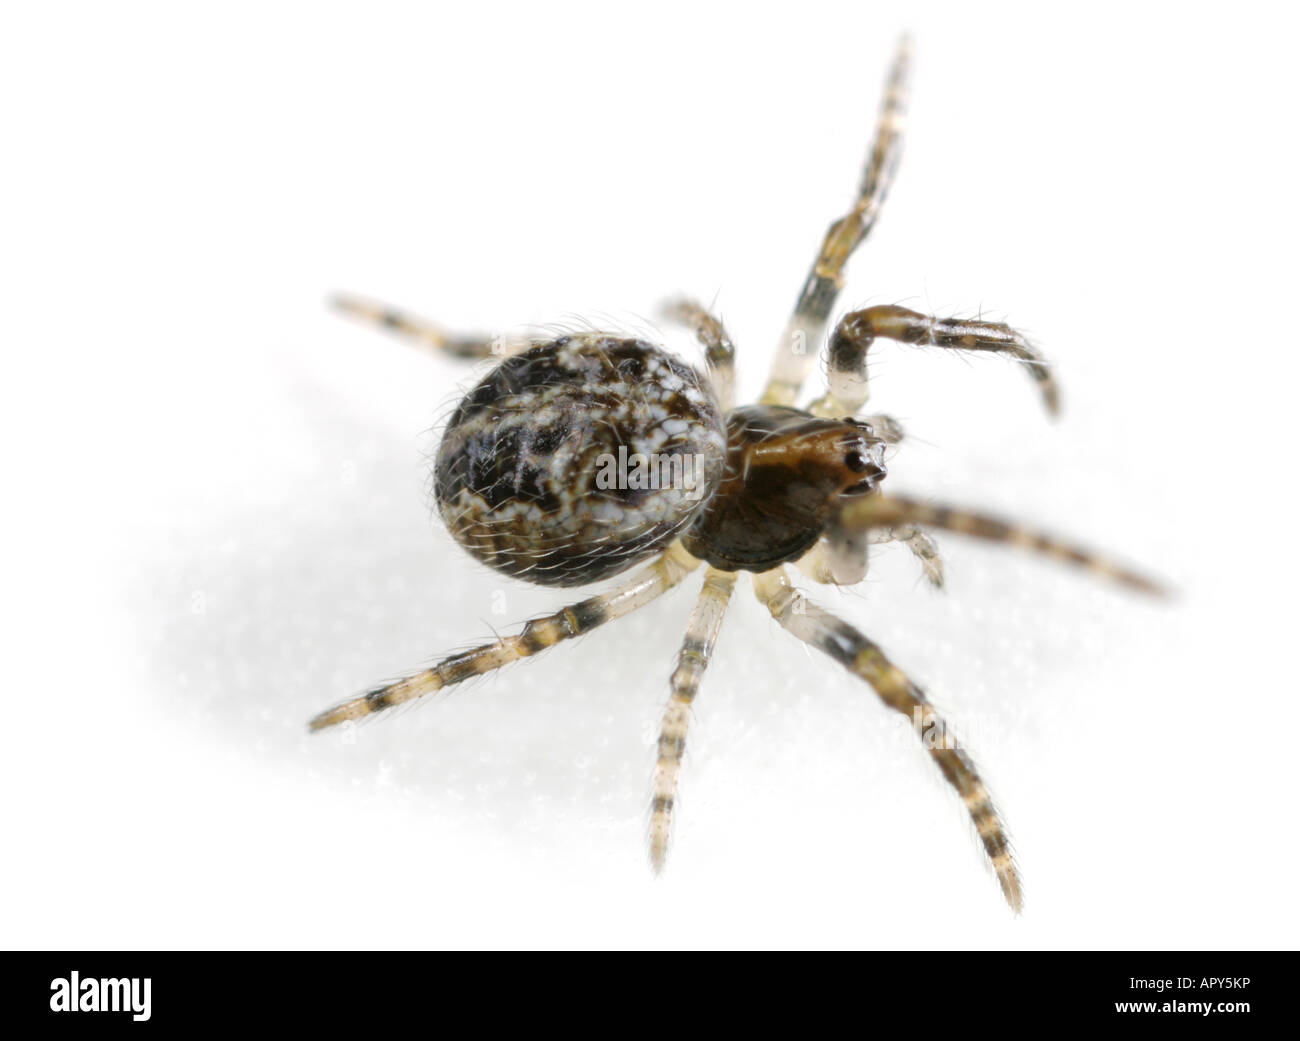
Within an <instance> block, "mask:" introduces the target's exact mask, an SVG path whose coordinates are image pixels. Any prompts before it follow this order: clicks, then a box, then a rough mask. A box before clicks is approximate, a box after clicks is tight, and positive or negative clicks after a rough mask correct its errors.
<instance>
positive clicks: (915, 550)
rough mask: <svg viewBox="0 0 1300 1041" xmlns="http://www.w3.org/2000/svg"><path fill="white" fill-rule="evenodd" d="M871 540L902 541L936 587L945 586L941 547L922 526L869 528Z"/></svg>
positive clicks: (907, 525)
mask: <svg viewBox="0 0 1300 1041" xmlns="http://www.w3.org/2000/svg"><path fill="white" fill-rule="evenodd" d="M869 531H870V535H869V540H870V541H871V542H873V543H882V542H901V543H903V544H904V545H905V546H906V547H907V548H908V549H910V550H911V551H912V556H914V557H916V559H917V560H918V561H920V563H921V568H922V570H923V571H924V572H925V577H926V579H927V580H928V581H929V583H930V584H931V585H932V586H934V587H935V588H936V589H942V588H943V558H942V557H941V556H939V547H938V546H937V545H935V542H934V539H932V538H931V537H930V536H929V535H927V534H926V533H925V532H924V531H922V530H921V529H920V528H918V527H915V526H914V525H911V524H904V525H902V526H900V527H897V528H875V529H869Z"/></svg>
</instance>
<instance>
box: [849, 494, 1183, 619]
mask: <svg viewBox="0 0 1300 1041" xmlns="http://www.w3.org/2000/svg"><path fill="white" fill-rule="evenodd" d="M840 523H842V524H844V525H846V526H849V527H861V528H864V529H886V528H898V527H903V526H906V525H920V526H922V527H926V528H940V529H943V530H945V531H955V532H957V533H958V534H960V535H970V536H972V537H974V538H977V539H989V540H991V541H993V542H1005V543H1007V544H1008V545H1012V546H1019V547H1020V548H1021V549H1028V550H1032V551H1033V552H1035V553H1042V554H1044V555H1045V556H1049V557H1053V558H1055V559H1057V560H1060V561H1064V562H1065V563H1067V564H1073V565H1074V566H1076V567H1081V568H1083V569H1085V570H1087V571H1091V572H1092V573H1093V574H1096V575H1101V576H1102V577H1104V578H1108V579H1111V580H1112V581H1115V582H1119V583H1120V584H1121V585H1125V586H1128V587H1129V588H1131V589H1136V590H1139V591H1140V592H1143V593H1149V594H1151V595H1152V596H1164V595H1166V590H1165V589H1164V587H1163V586H1161V585H1160V584H1159V583H1158V582H1156V581H1155V580H1154V579H1151V578H1148V577H1147V576H1145V575H1143V574H1140V573H1138V572H1137V571H1134V570H1132V569H1131V568H1128V567H1125V566H1123V565H1121V564H1117V563H1115V562H1114V561H1112V560H1108V559H1106V558H1105V557H1103V556H1100V555H1099V554H1097V553H1094V552H1093V551H1092V550H1088V549H1083V548H1082V547H1080V546H1075V545H1072V544H1071V543H1068V542H1064V541H1062V540H1061V539H1058V538H1056V537H1055V536H1053V535H1047V534H1045V533H1043V532H1040V531H1034V530H1032V529H1030V528H1025V527H1021V526H1020V525H1018V524H1012V523H1010V522H1009V521H1004V520H1000V519H998V518H997V517H991V516H989V515H988V514H984V513H973V512H971V511H970V510H963V509H957V508H955V507H952V506H939V505H931V504H929V503H924V502H918V501H917V500H915V499H906V498H903V497H902V496H899V495H880V494H876V495H869V496H865V497H863V498H861V499H857V500H854V501H853V502H850V503H849V504H847V505H846V506H844V508H843V509H842V510H841V511H840Z"/></svg>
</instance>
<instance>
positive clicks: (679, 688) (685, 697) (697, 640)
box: [650, 568, 737, 874]
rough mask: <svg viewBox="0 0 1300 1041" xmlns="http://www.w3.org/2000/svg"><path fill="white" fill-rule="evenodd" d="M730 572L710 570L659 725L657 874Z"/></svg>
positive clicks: (653, 830) (654, 821)
mask: <svg viewBox="0 0 1300 1041" xmlns="http://www.w3.org/2000/svg"><path fill="white" fill-rule="evenodd" d="M736 575H737V572H734V571H719V570H717V569H716V568H709V570H708V571H707V572H706V573H705V575H704V588H703V589H701V590H700V598H699V600H697V601H696V603H695V610H694V611H693V612H692V614H691V620H690V622H688V623H687V626H686V639H685V640H684V642H683V643H682V649H681V651H679V652H678V655H677V668H675V669H674V670H673V677H672V693H671V694H670V695H669V698H668V708H667V709H666V710H665V711H664V719H663V724H662V725H661V726H660V728H659V753H658V760H657V761H656V763H655V773H654V786H653V793H654V794H653V799H652V801H651V803H650V865H651V867H653V868H654V871H655V874H658V873H659V872H660V871H662V870H663V867H664V860H665V858H666V857H667V856H668V843H669V840H670V839H671V837H672V830H673V804H674V802H675V801H676V799H677V778H678V776H679V775H680V773H681V769H682V757H683V756H684V755H685V754H686V731H687V729H688V728H689V727H690V725H691V706H692V704H693V703H694V701H695V695H696V694H697V693H699V689H700V680H701V678H702V677H703V676H704V670H705V669H706V668H708V665H709V659H710V658H711V657H712V655H713V647H714V644H715V643H717V640H718V631H719V630H720V629H721V628H722V618H723V615H724V614H726V611H727V604H728V602H729V601H730V600H731V591H732V590H733V589H734V588H735V586H736Z"/></svg>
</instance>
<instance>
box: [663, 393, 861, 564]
mask: <svg viewBox="0 0 1300 1041" xmlns="http://www.w3.org/2000/svg"><path fill="white" fill-rule="evenodd" d="M727 443H728V455H727V471H726V475H725V476H724V477H723V479H722V483H721V484H720V485H719V486H718V490H717V491H716V492H715V493H714V495H713V496H712V498H711V499H710V500H709V501H708V502H707V503H705V504H704V506H703V507H702V508H701V510H700V512H699V514H698V515H697V516H696V517H695V520H694V522H693V523H692V524H691V526H690V529H689V530H688V531H687V532H686V535H685V536H684V537H683V539H682V545H684V546H685V547H686V548H687V549H688V550H689V551H690V552H691V553H692V554H693V555H694V556H697V557H699V558H700V559H701V560H703V561H705V562H706V563H708V564H711V565H713V566H714V567H716V568H720V569H721V570H723V571H767V570H769V569H771V568H774V567H777V566H779V565H781V564H785V563H787V562H789V561H792V560H798V559H799V558H800V557H801V556H803V555H804V553H806V552H807V551H808V550H809V549H811V548H812V546H813V545H814V544H815V543H816V542H817V540H818V539H820V538H821V537H822V535H823V534H825V532H826V530H827V528H828V527H832V526H834V525H835V517H836V514H837V513H838V510H839V507H840V505H841V504H842V502H843V501H844V500H845V499H848V498H853V497H856V496H859V495H867V494H870V493H871V492H873V491H875V488H876V484H877V482H878V481H879V480H880V479H881V478H883V477H884V476H885V461H884V455H883V452H884V447H885V442H884V441H883V440H882V439H880V438H878V437H876V436H875V431H874V430H873V429H872V427H871V424H870V423H864V422H860V421H858V420H855V419H851V418H850V419H843V420H836V419H821V418H818V417H816V416H811V415H809V414H808V413H807V412H802V411H800V410H799V409H794V408H784V407H782V406H779V405H749V406H745V407H743V408H738V409H735V410H733V411H732V413H731V414H730V415H729V416H728V417H727Z"/></svg>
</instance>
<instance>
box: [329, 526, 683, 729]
mask: <svg viewBox="0 0 1300 1041" xmlns="http://www.w3.org/2000/svg"><path fill="white" fill-rule="evenodd" d="M699 564H700V562H699V561H698V560H696V559H695V558H694V557H693V556H691V555H690V554H689V553H687V552H686V550H684V549H682V547H681V544H680V543H676V542H674V543H673V544H672V545H671V546H670V547H669V548H668V549H667V550H666V551H665V552H664V554H663V556H661V557H659V558H658V559H657V560H655V561H654V563H652V564H650V565H649V566H648V567H645V568H643V569H642V570H641V571H639V572H637V574H636V575H634V576H633V577H632V578H631V579H629V580H628V581H626V582H624V583H623V584H622V585H620V586H618V587H617V588H615V589H611V590H610V591H609V592H608V593H602V594H600V595H599V596H593V597H589V598H588V599H586V600H582V601H580V602H579V603H576V604H571V605H569V606H568V607H565V608H562V609H561V610H559V611H556V612H555V613H554V614H552V615H547V616H546V617H543V618H535V619H533V620H532V621H531V622H528V623H527V624H526V625H525V626H524V627H523V630H522V631H521V632H519V633H518V634H516V635H514V636H503V637H501V638H500V639H497V640H494V641H493V642H492V643H487V644H483V645H482V646H480V647H475V648H474V649H473V650H468V651H462V652H461V653H459V654H453V655H451V656H450V657H448V658H444V659H443V660H442V661H440V662H438V664H437V665H434V666H433V667H432V668H429V669H425V670H424V671H422V672H417V673H415V674H413V675H411V676H407V677H406V678H405V679H401V680H398V681H397V682H396V683H389V684H387V685H386V686H383V687H378V688H376V689H375V690H372V691H369V692H368V693H366V694H362V695H360V696H359V697H355V698H352V699H350V700H348V701H345V702H343V703H342V704H339V705H336V706H334V707H333V708H331V709H327V710H326V711H324V712H322V713H321V714H320V715H318V716H317V717H316V718H315V719H313V720H312V721H311V723H310V724H309V727H310V729H312V730H323V729H324V728H325V727H331V726H334V725H335V724H336V723H342V722H345V721H346V720H351V719H360V718H362V717H363V716H368V715H371V714H372V713H375V712H382V711H383V710H384V709H387V708H393V707H395V706H397V705H401V704H403V703H404V702H407V701H413V700H414V699H416V698H422V697H424V696H425V695H426V694H432V693H433V692H434V691H436V690H442V689H443V688H444V687H450V686H452V685H453V684H456V683H463V682H464V681H465V680H467V679H470V678H472V677H474V676H482V675H483V674H484V673H487V672H491V671H493V670H494V669H499V668H501V667H502V666H503V665H509V664H510V663H511V662H514V661H518V660H519V659H521V658H527V657H530V656H532V655H534V654H537V653H538V652H540V651H544V650H546V649H547V648H548V647H554V646H555V645H556V644H557V643H559V642H560V641H561V640H569V639H572V638H573V637H575V636H581V635H583V634H584V633H588V632H590V631H591V630H592V629H595V628H596V627H597V626H598V625H603V624H604V623H606V622H610V621H613V620H614V619H616V618H622V617H623V616H624V615H628V614H631V613H632V612H633V611H635V610H636V609H637V608H639V607H644V606H645V605H646V604H648V603H650V602H651V601H652V600H655V599H657V598H658V597H660V596H662V595H663V594H664V593H666V592H667V591H668V590H669V589H671V588H672V587H673V586H675V585H677V584H678V583H679V582H680V581H681V580H682V579H683V578H685V577H686V576H687V575H688V574H689V573H690V572H691V571H693V570H694V569H695V568H697V567H698V566H699Z"/></svg>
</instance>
